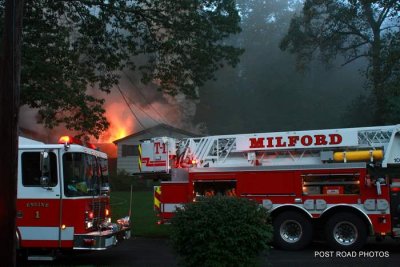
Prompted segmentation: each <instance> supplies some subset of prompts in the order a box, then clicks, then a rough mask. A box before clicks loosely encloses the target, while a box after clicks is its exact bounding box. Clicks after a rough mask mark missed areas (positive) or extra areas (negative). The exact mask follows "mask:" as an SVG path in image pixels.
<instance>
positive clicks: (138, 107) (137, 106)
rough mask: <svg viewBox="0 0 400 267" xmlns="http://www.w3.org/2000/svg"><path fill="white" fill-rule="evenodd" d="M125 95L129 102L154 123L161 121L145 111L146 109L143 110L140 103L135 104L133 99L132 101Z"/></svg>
mask: <svg viewBox="0 0 400 267" xmlns="http://www.w3.org/2000/svg"><path fill="white" fill-rule="evenodd" d="M125 97H126V99H128V100H129V101H130V102H131V104H132V105H133V106H134V107H135V108H137V109H139V110H140V111H142V112H143V113H144V114H146V115H147V117H149V118H150V119H151V120H153V121H155V122H156V123H162V122H161V121H158V120H156V119H154V118H153V116H151V115H150V114H149V113H147V111H146V110H144V109H143V108H142V107H140V105H135V103H134V101H133V100H132V99H130V98H129V97H128V96H125Z"/></svg>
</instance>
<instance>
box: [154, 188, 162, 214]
mask: <svg viewBox="0 0 400 267" xmlns="http://www.w3.org/2000/svg"><path fill="white" fill-rule="evenodd" d="M160 198H161V186H155V187H154V207H155V208H156V209H158V210H159V209H160V206H161V201H160Z"/></svg>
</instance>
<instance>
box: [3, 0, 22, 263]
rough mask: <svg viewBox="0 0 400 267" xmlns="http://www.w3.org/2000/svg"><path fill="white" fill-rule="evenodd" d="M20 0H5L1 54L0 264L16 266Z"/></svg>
mask: <svg viewBox="0 0 400 267" xmlns="http://www.w3.org/2000/svg"><path fill="white" fill-rule="evenodd" d="M22 9H23V0H6V1H5V23H4V31H3V39H2V44H1V58H0V140H1V145H0V174H1V175H0V179H1V183H0V184H1V186H0V216H1V217H0V229H1V234H0V244H2V248H1V250H0V251H1V257H0V259H1V265H2V266H15V265H16V258H15V256H16V253H15V247H16V242H15V236H16V235H15V233H16V230H15V228H16V227H15V218H16V196H17V166H18V165H17V159H18V113H19V91H20V69H21V67H20V66H21V35H22Z"/></svg>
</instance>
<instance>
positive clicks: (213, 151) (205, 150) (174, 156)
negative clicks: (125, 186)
mask: <svg viewBox="0 0 400 267" xmlns="http://www.w3.org/2000/svg"><path fill="white" fill-rule="evenodd" d="M399 132H400V125H391V126H377V127H360V128H346V129H330V130H310V131H292V132H273V133H256V134H236V135H220V136H206V137H197V138H185V139H181V140H177V139H173V138H169V137H157V138H153V139H150V140H145V141H143V142H142V144H141V158H140V164H141V165H142V166H141V170H142V172H169V170H170V169H171V168H188V167H191V168H207V167H209V168H211V167H250V166H281V165H308V164H310V165H311V164H323V163H331V162H342V163H343V162H344V163H346V162H351V161H365V162H371V163H372V162H374V163H375V164H380V165H381V166H382V167H384V168H385V167H387V165H390V164H399V163H400V134H399ZM143 158H144V159H145V160H142V159H143Z"/></svg>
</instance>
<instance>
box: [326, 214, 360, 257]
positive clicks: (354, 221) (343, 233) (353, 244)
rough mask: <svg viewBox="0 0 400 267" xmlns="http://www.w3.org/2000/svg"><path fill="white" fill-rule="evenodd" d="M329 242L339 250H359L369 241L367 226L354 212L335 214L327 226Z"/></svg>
mask: <svg viewBox="0 0 400 267" xmlns="http://www.w3.org/2000/svg"><path fill="white" fill-rule="evenodd" d="M325 233H326V238H327V241H328V244H329V245H330V246H331V247H332V248H334V249H337V250H359V249H361V248H362V247H363V246H364V244H365V242H366V241H367V226H366V225H365V223H364V222H363V221H362V219H361V218H360V217H358V216H356V215H354V214H352V213H348V212H343V213H338V214H335V215H333V216H332V217H331V218H329V219H328V221H327V223H326V226H325Z"/></svg>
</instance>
